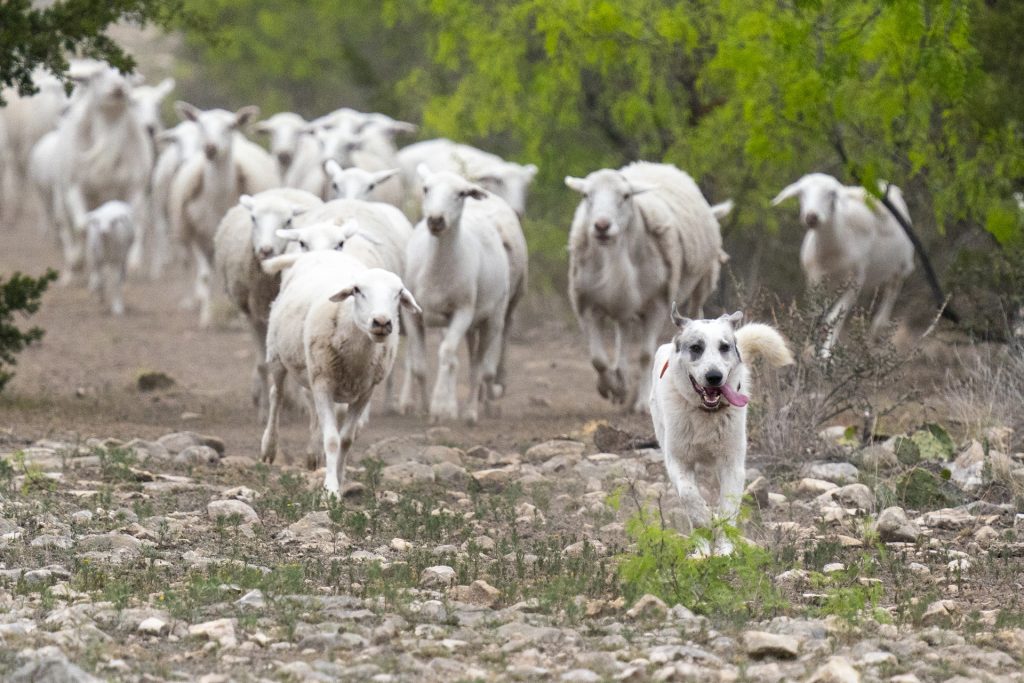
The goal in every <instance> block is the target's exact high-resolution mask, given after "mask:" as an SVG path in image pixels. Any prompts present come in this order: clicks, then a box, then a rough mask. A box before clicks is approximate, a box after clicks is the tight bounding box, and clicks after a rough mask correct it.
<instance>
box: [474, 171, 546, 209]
mask: <svg viewBox="0 0 1024 683" xmlns="http://www.w3.org/2000/svg"><path fill="white" fill-rule="evenodd" d="M535 175H537V167H536V166H534V165H533V164H528V165H526V166H520V165H519V164H511V163H508V164H501V165H495V166H494V167H493V168H488V169H485V170H483V171H481V172H480V173H477V174H476V175H475V176H474V178H473V179H474V180H475V181H476V182H477V183H478V184H479V185H480V187H482V188H484V189H485V190H487V191H488V192H491V193H493V194H496V195H498V196H499V197H501V198H502V199H504V200H505V201H506V202H507V203H508V205H509V206H511V207H512V209H513V210H514V211H515V212H516V214H517V215H518V216H519V218H520V219H522V217H523V214H524V213H526V196H527V193H528V192H529V191H530V183H532V182H533V178H534V176H535Z"/></svg>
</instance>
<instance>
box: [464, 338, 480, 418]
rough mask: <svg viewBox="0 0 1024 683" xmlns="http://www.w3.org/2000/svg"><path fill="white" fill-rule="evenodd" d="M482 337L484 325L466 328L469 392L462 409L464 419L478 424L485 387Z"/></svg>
mask: <svg viewBox="0 0 1024 683" xmlns="http://www.w3.org/2000/svg"><path fill="white" fill-rule="evenodd" d="M481 339H482V326H478V327H475V328H471V329H469V330H466V347H467V348H468V350H469V354H468V355H469V393H468V394H467V395H466V405H465V406H464V407H463V409H462V419H464V420H465V421H466V424H470V425H474V424H476V421H477V419H478V418H479V410H480V408H479V403H480V394H481V392H482V391H483V389H484V383H483V381H482V378H481V376H480V371H481V365H480V349H481V346H482V345H481Z"/></svg>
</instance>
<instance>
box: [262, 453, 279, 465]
mask: <svg viewBox="0 0 1024 683" xmlns="http://www.w3.org/2000/svg"><path fill="white" fill-rule="evenodd" d="M276 455H277V454H276V453H273V452H271V453H263V454H261V455H260V460H261V461H263V462H265V463H267V464H268V465H273V464H274V459H275V457H276Z"/></svg>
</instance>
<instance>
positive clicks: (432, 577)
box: [420, 564, 455, 588]
mask: <svg viewBox="0 0 1024 683" xmlns="http://www.w3.org/2000/svg"><path fill="white" fill-rule="evenodd" d="M454 584H455V570H454V569H452V568H451V567H449V566H447V565H443V564H442V565H438V566H436V567H427V568H426V569H424V570H423V572H422V573H421V574H420V587H421V588H448V587H449V586H452V585H454Z"/></svg>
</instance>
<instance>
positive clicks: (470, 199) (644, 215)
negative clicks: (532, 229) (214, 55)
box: [0, 61, 913, 493]
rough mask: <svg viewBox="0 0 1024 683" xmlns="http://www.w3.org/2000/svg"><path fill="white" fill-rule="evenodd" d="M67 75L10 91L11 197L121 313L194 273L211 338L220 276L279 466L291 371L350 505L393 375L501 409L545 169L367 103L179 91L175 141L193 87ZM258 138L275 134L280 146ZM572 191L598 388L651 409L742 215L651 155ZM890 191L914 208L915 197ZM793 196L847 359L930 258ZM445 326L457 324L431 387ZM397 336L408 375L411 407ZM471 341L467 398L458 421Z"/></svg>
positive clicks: (91, 72)
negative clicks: (132, 290) (919, 260)
mask: <svg viewBox="0 0 1024 683" xmlns="http://www.w3.org/2000/svg"><path fill="white" fill-rule="evenodd" d="M71 76H72V78H73V79H74V81H75V83H76V87H75V88H74V91H73V93H72V94H71V95H70V97H68V96H66V95H65V93H64V90H63V87H62V86H61V84H60V83H59V82H58V81H57V80H56V79H54V78H52V77H50V76H46V75H40V76H39V77H38V78H37V80H36V84H37V86H38V87H39V88H40V92H39V94H37V95H35V96H32V97H18V96H17V95H16V94H14V93H5V97H6V98H7V99H8V101H9V106H8V107H7V108H6V109H3V110H0V150H2V154H0V180H3V179H6V181H5V182H0V188H7V191H8V192H13V193H14V194H13V195H12V196H10V197H0V200H3V201H2V202H0V209H2V210H4V211H0V214H2V213H4V212H6V213H7V214H10V213H11V209H12V207H14V210H15V211H17V210H19V207H21V206H22V205H23V204H25V202H26V201H28V199H29V198H30V195H31V194H33V193H34V194H35V195H36V196H38V198H39V201H40V202H41V205H42V207H43V209H44V210H45V218H46V220H45V221H43V227H44V229H46V230H49V231H52V233H53V235H54V236H55V237H56V239H57V242H58V243H59V245H60V247H61V250H62V254H63V257H64V262H65V267H64V272H63V278H64V280H65V282H67V283H74V282H77V281H80V280H81V279H82V278H83V276H88V282H89V285H90V287H92V288H96V289H98V290H99V292H100V295H101V297H104V296H105V297H107V298H109V299H110V306H111V311H112V312H113V313H115V314H121V313H123V311H124V305H123V299H122V293H121V292H122V289H123V285H124V282H125V278H126V273H127V272H129V271H135V272H138V271H142V270H146V271H148V274H149V276H151V277H154V278H158V277H162V276H163V274H164V271H165V269H166V268H167V267H168V266H169V265H171V264H175V263H179V264H180V263H191V264H192V267H193V268H194V271H195V284H194V287H193V292H192V294H191V295H190V296H189V297H188V300H189V303H191V304H192V305H193V306H194V307H196V308H198V311H199V323H200V325H202V326H206V325H208V324H209V323H210V317H211V308H210V301H211V293H212V292H211V288H212V287H213V286H215V283H216V285H217V286H223V287H224V289H225V291H226V292H227V294H228V296H229V298H230V299H231V301H232V302H233V303H234V304H235V305H236V306H237V307H238V308H239V309H240V310H241V311H242V312H243V314H244V315H245V317H246V319H247V320H248V321H249V323H250V325H251V328H252V332H253V338H254V341H255V343H256V346H257V349H258V362H257V364H256V368H255V370H254V383H253V384H254V391H253V394H254V400H255V401H256V402H257V404H258V405H259V409H260V414H261V416H266V419H267V422H266V429H265V432H264V435H263V439H262V444H261V451H262V456H263V458H264V459H265V460H273V459H274V457H275V455H276V451H277V440H278V437H277V423H278V417H279V415H280V407H281V401H282V397H283V388H284V381H285V378H286V376H290V377H291V378H292V379H293V380H294V381H295V382H296V383H297V384H298V385H299V386H301V387H302V388H303V390H304V391H303V392H302V393H303V395H304V396H305V398H306V400H307V403H308V408H309V415H310V438H311V444H310V451H311V452H312V453H319V452H320V451H321V450H322V452H323V453H324V455H325V458H326V464H327V474H326V480H325V488H326V489H327V490H328V491H330V492H333V493H338V492H339V491H340V489H341V486H342V484H343V483H344V469H345V460H346V454H347V452H348V450H349V448H350V447H351V444H352V441H353V440H354V438H355V435H356V432H357V430H358V428H359V426H360V425H361V424H362V423H364V422H365V420H366V418H367V412H368V406H369V400H370V397H371V394H372V392H373V389H374V388H375V386H376V385H378V384H381V383H383V384H385V386H386V393H387V396H386V404H387V406H388V407H389V408H394V409H398V410H402V411H404V412H414V411H427V412H428V413H429V415H430V416H431V418H432V419H435V420H450V419H455V418H457V417H459V416H460V415H461V417H462V418H463V419H465V420H467V421H470V422H473V421H476V420H477V418H478V415H479V411H480V410H481V405H480V404H481V403H483V406H482V409H483V410H484V411H490V410H491V408H492V402H493V401H495V400H497V399H499V398H500V397H501V396H502V395H503V393H504V391H505V385H506V381H507V379H506V374H507V373H506V355H507V349H508V337H509V329H510V323H511V319H512V317H513V314H514V311H515V309H516V306H517V304H518V302H519V301H520V300H521V298H522V296H523V294H524V292H525V289H526V283H527V271H528V263H527V261H528V260H527V245H526V240H525V238H524V234H523V230H522V227H521V220H522V218H523V216H524V214H525V213H526V200H527V192H528V189H529V186H530V184H531V182H532V181H533V179H534V176H535V175H536V173H537V168H536V166H534V165H532V164H530V165H520V164H517V163H513V162H509V161H506V160H504V159H502V158H500V157H497V156H495V155H493V154H490V153H487V152H484V151H482V150H479V149H476V148H474V147H471V146H468V145H464V144H459V143H455V142H452V141H450V140H444V139H436V140H427V141H424V142H418V143H415V144H412V145H408V146H405V147H402V148H399V147H398V146H397V144H396V137H397V136H399V135H400V134H407V133H412V132H415V130H416V127H415V126H414V125H412V124H408V123H404V122H401V121H396V120H394V119H392V118H390V117H388V116H386V115H383V114H378V113H369V114H367V113H362V112H357V111H354V110H351V109H339V110H337V111H334V112H331V113H329V114H326V115H325V116H322V117H320V118H318V119H314V120H312V121H306V120H304V119H303V118H302V117H300V116H298V115H296V114H292V113H279V114H275V115H274V116H272V117H270V118H268V119H266V120H263V121H257V119H258V116H259V111H258V109H257V108H256V107H243V108H242V109H239V110H238V111H236V112H229V111H225V110H223V109H212V110H205V111H204V110H200V109H198V108H196V107H194V106H192V105H190V104H187V103H185V102H177V103H175V107H174V108H175V111H176V112H177V114H178V115H179V117H180V119H181V121H180V123H178V124H177V125H176V126H174V127H173V128H169V129H164V127H163V125H162V123H161V120H160V108H161V106H160V105H161V101H162V100H163V99H164V98H165V97H166V96H167V95H168V94H169V93H170V92H171V91H172V90H173V88H174V82H173V80H170V79H169V80H166V81H164V82H162V83H160V84H159V85H157V86H155V87H150V86H145V85H142V84H141V81H140V79H138V78H137V77H133V76H125V75H123V74H121V73H120V72H118V71H116V70H114V69H112V68H110V67H109V66H108V65H106V64H103V63H99V62H91V61H82V62H75V63H74V64H73V65H72V69H71ZM246 131H252V132H255V133H258V134H265V135H266V136H268V138H269V152H268V151H266V150H265V149H264V148H263V147H262V146H260V145H257V144H255V143H254V142H252V141H250V140H249V139H248V138H247V137H246V136H245V133H246ZM565 183H566V185H567V186H568V187H569V188H570V189H572V190H574V191H576V192H578V193H580V194H581V195H582V200H581V201H580V204H579V206H578V208H577V210H576V213H575V216H574V218H573V221H572V228H571V231H570V234H569V253H570V300H571V303H572V306H573V309H574V311H575V313H576V315H577V317H578V318H579V321H580V325H581V327H582V329H583V331H584V334H585V335H586V337H587V340H588V343H589V352H590V357H591V361H592V363H593V365H594V368H595V369H596V371H597V373H598V391H599V392H600V393H601V395H602V396H604V397H606V398H609V399H611V400H613V401H614V402H617V403H622V404H624V405H625V406H626V407H627V408H628V409H630V410H633V411H638V412H639V411H646V410H647V397H648V395H649V392H650V387H649V384H650V370H649V369H650V365H651V362H652V359H653V355H654V351H655V349H656V348H657V346H658V342H659V338H660V337H661V335H662V332H663V329H664V327H665V323H666V322H667V321H668V320H669V318H670V311H671V307H672V303H673V302H674V301H679V302H681V303H683V304H684V305H685V307H686V308H688V314H689V315H693V316H697V317H699V316H701V315H702V313H703V311H702V307H703V304H704V302H705V301H706V300H707V298H708V296H709V295H710V294H711V293H712V292H713V291H714V289H715V288H716V286H717V284H718V278H719V272H720V270H721V266H722V264H724V263H725V262H726V261H727V260H728V255H727V254H726V253H725V251H724V250H723V248H722V237H721V231H720V227H719V220H720V219H721V218H722V217H723V216H725V215H726V214H728V213H729V211H730V210H731V208H732V203H731V202H725V203H723V204H718V205H715V206H711V205H709V203H708V202H707V201H706V200H705V198H704V196H703V195H702V194H701V191H700V189H699V188H698V187H697V185H696V183H695V182H694V181H693V179H691V178H690V176H688V175H687V174H686V173H684V172H682V171H680V170H679V169H677V168H675V167H674V166H671V165H668V164H656V163H646V162H637V163H633V164H630V165H628V166H626V167H624V168H622V169H619V170H611V169H602V170H599V171H595V172H593V173H591V174H590V175H588V176H587V177H585V178H573V177H567V178H566V179H565ZM888 191H889V195H890V198H892V199H893V200H894V201H895V202H896V203H897V205H898V206H899V207H900V208H901V209H902V210H903V211H904V214H905V215H906V209H905V205H904V204H903V202H902V198H901V197H900V196H899V191H898V190H897V189H895V188H894V187H890V188H889V190H888ZM789 197H798V198H799V199H800V203H801V213H800V217H801V221H802V222H803V224H804V225H805V226H806V227H807V228H808V232H807V235H806V239H805V241H804V245H803V248H802V250H801V262H802V263H803V266H804V268H805V271H806V273H807V275H808V279H809V280H810V281H811V282H819V281H822V280H824V279H831V280H834V281H836V282H846V283H848V284H847V287H846V289H845V290H844V292H843V295H842V297H841V298H840V300H839V301H838V302H837V303H836V305H835V307H834V308H833V310H832V311H831V313H830V320H829V323H830V324H831V329H832V334H831V335H830V337H829V339H828V341H827V342H826V346H825V348H824V349H823V351H824V352H826V353H827V352H828V349H829V348H830V347H831V346H832V344H834V342H835V336H836V335H838V333H839V328H840V326H841V324H842V319H843V317H844V316H845V314H846V312H847V311H848V310H849V309H850V307H851V306H852V305H853V304H854V302H855V300H856V298H857V296H858V293H859V292H860V291H861V290H863V289H871V290H874V289H876V288H882V291H883V295H882V297H881V305H880V307H879V311H878V314H877V317H876V319H875V326H876V327H877V326H881V325H884V323H885V322H886V321H887V319H888V316H889V314H890V312H891V309H892V304H893V302H894V301H895V298H896V296H897V294H898V291H899V288H900V285H901V284H902V282H903V280H904V279H905V278H906V276H907V275H908V274H909V273H910V271H911V270H912V269H913V251H912V247H911V245H910V242H909V240H908V239H907V237H906V236H905V235H904V233H903V232H902V230H901V228H900V226H899V225H898V224H897V222H896V221H895V219H894V218H893V217H892V216H891V215H890V214H888V213H887V211H886V209H885V208H883V207H881V206H880V205H878V204H876V203H874V202H873V201H872V200H870V199H869V198H868V197H867V195H866V193H865V191H864V190H863V189H860V188H850V187H845V186H842V185H841V184H840V183H839V182H838V181H836V180H835V179H834V178H832V177H830V176H824V175H821V174H813V175H808V176H805V177H804V178H802V179H801V180H799V181H798V182H796V183H794V184H793V185H791V186H789V187H787V188H786V189H784V190H783V191H782V192H781V193H780V194H779V195H778V196H777V197H776V198H775V200H774V203H778V202H781V201H783V200H784V199H787V198H789ZM410 217H411V218H412V220H410ZM426 327H440V328H444V333H443V338H442V341H441V344H440V348H439V351H438V373H437V378H436V380H435V383H434V386H433V390H432V392H428V390H427V376H426V375H427V372H426V370H427V363H426V351H425V343H424V335H425V328H426ZM400 330H401V332H402V333H404V334H405V335H406V336H407V343H406V345H405V346H406V354H405V359H406V360H405V370H406V371H405V376H404V381H403V384H402V387H401V391H400V394H399V396H398V398H397V400H396V398H395V392H394V388H393V386H392V381H391V374H392V372H391V371H392V368H393V366H394V363H395V358H396V355H397V350H398V341H399V332H400ZM627 330H639V336H640V340H641V341H640V349H639V354H638V357H637V364H636V365H635V366H634V367H631V368H627V367H626V364H625V362H624V361H623V360H622V359H623V357H624V355H625V354H623V352H622V345H623V344H622V342H623V339H622V338H623V336H624V334H625V332H626V331H627ZM609 332H610V333H611V336H612V338H613V339H612V341H613V344H612V350H611V352H610V353H609V351H608V350H607V349H606V341H607V340H606V337H607V336H608V333H609ZM463 340H465V341H466V343H467V346H468V349H469V388H468V392H467V394H466V399H465V402H464V404H463V405H462V407H461V410H460V407H459V405H458V404H457V391H456V377H457V375H458V366H459V360H458V349H459V347H460V346H461V344H462V342H463ZM318 442H320V443H318ZM317 459H318V456H313V460H312V461H311V463H312V464H315V462H316V460H317Z"/></svg>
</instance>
